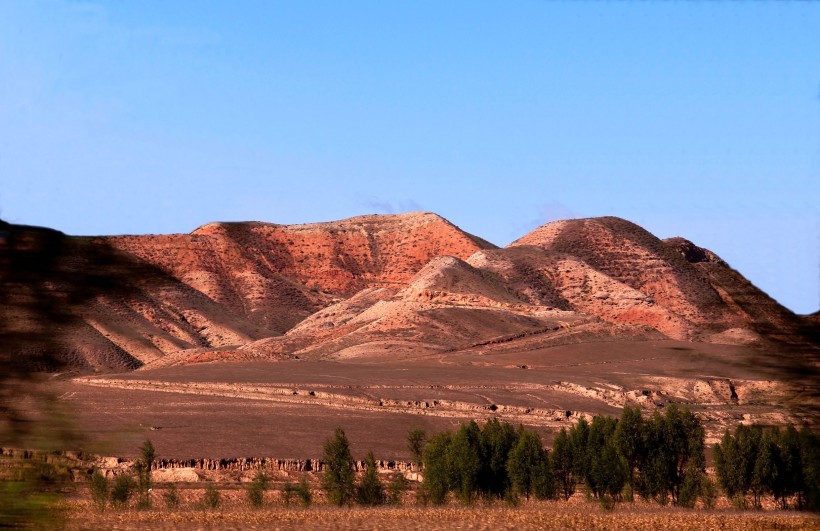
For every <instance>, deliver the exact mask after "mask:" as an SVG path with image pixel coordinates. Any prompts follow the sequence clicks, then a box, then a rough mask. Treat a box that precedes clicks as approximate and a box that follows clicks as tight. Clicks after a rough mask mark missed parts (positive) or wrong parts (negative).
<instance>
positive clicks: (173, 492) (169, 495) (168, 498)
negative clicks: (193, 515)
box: [162, 483, 179, 510]
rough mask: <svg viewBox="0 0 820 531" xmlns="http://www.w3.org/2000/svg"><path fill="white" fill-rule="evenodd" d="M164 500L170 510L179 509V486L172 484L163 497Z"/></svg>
mask: <svg viewBox="0 0 820 531" xmlns="http://www.w3.org/2000/svg"><path fill="white" fill-rule="evenodd" d="M162 498H163V499H164V500H165V506H166V507H167V508H168V509H172V510H173V509H177V508H179V493H178V492H177V486H176V485H175V484H173V483H171V484H170V485H169V486H168V488H167V489H165V492H164V493H163V495H162Z"/></svg>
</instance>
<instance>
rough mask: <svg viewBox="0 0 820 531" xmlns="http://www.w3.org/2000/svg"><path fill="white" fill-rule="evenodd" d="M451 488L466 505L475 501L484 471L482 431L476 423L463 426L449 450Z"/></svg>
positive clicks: (454, 437) (453, 439)
mask: <svg viewBox="0 0 820 531" xmlns="http://www.w3.org/2000/svg"><path fill="white" fill-rule="evenodd" d="M447 455H448V461H449V463H450V488H451V489H452V490H453V492H454V493H455V494H456V496H457V497H458V499H459V500H461V502H462V503H464V504H469V503H471V502H472V501H473V498H474V496H475V494H476V493H477V491H478V488H479V477H480V474H481V471H482V459H481V457H482V456H481V429H480V428H479V427H478V424H476V422H475V421H470V422H469V423H467V424H462V425H461V427H460V428H459V429H458V431H457V432H456V434H455V435H454V436H453V438H452V440H451V441H450V446H449V447H448V449H447Z"/></svg>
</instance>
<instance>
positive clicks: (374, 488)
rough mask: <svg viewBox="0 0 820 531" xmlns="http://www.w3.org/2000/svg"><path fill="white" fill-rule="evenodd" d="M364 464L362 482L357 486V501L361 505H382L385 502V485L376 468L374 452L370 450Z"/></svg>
mask: <svg viewBox="0 0 820 531" xmlns="http://www.w3.org/2000/svg"><path fill="white" fill-rule="evenodd" d="M364 466H365V471H364V474H362V478H361V482H360V483H359V485H357V486H356V501H357V502H358V503H359V504H361V505H382V504H384V502H385V495H384V487H383V486H382V482H381V480H380V479H379V473H378V471H377V470H376V458H375V457H374V456H373V452H368V454H367V457H365V459H364Z"/></svg>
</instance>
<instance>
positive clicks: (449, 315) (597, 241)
mask: <svg viewBox="0 0 820 531" xmlns="http://www.w3.org/2000/svg"><path fill="white" fill-rule="evenodd" d="M8 227H10V229H9V230H11V231H18V232H21V233H22V232H25V231H26V230H28V231H31V230H33V229H32V228H22V227H21V226H14V225H8ZM15 227H20V228H15ZM66 240H67V241H68V242H69V244H68V245H67V247H66V248H65V249H64V250H63V255H62V256H61V263H62V265H61V267H63V268H64V269H65V270H66V271H68V273H69V276H70V274H71V272H72V271H74V273H76V275H75V276H76V277H77V278H78V279H80V280H78V282H83V280H81V275H79V272H80V268H81V267H87V265H88V264H89V263H91V265H92V266H93V267H94V268H96V270H98V272H99V274H100V275H101V278H105V279H106V280H105V282H107V283H108V284H110V285H111V286H120V285H122V286H125V287H126V288H127V289H126V290H124V291H122V290H121V291H122V293H123V294H122V295H119V296H116V297H115V296H112V295H111V294H109V293H107V292H106V290H105V289H100V290H98V292H95V295H94V297H92V298H91V299H90V300H88V301H85V302H84V303H83V304H82V305H81V306H79V307H76V308H72V309H71V313H72V316H73V321H72V324H71V325H70V326H68V327H67V330H66V331H65V333H64V334H62V337H61V341H63V343H62V345H63V347H62V348H63V349H64V350H65V351H66V352H68V353H69V354H67V355H66V356H64V357H65V358H66V360H65V361H66V362H67V365H68V366H69V367H70V368H73V369H76V370H80V371H88V370H97V371H104V372H105V371H112V370H114V371H116V370H130V369H134V368H137V367H139V366H143V365H146V366H151V367H155V366H157V365H164V364H176V363H192V362H196V361H203V360H204V361H213V360H220V359H222V360H230V359H244V358H248V357H252V358H263V359H264V358H267V359H281V358H282V357H283V356H284V357H285V358H292V357H300V356H308V357H319V358H325V357H330V358H338V357H340V356H341V357H359V356H365V357H378V356H383V355H385V353H386V352H389V353H391V355H407V356H411V357H415V356H425V355H432V354H435V353H436V352H443V351H452V350H453V349H456V350H458V349H464V348H469V347H471V346H473V345H476V344H481V343H484V342H488V341H489V342H492V341H497V340H498V338H510V337H515V336H517V335H522V336H523V335H528V336H529V335H532V334H539V337H541V338H542V339H544V341H546V342H547V343H549V342H551V341H552V342H554V341H559V340H560V341H565V340H567V339H566V338H567V337H575V338H576V339H577V340H578V341H583V340H584V339H581V338H589V337H594V336H595V334H603V335H605V336H610V335H613V336H618V335H619V334H620V335H623V336H624V337H635V338H638V337H650V336H652V337H658V336H660V337H667V338H671V339H676V340H688V341H702V342H714V343H729V344H748V345H758V346H761V347H762V346H772V345H775V346H777V347H778V348H781V347H783V348H792V347H796V348H808V349H810V350H816V349H817V344H818V343H817V337H816V327H815V326H813V324H814V321H816V317H812V316H806V317H800V316H796V315H795V314H793V313H792V312H790V311H789V310H788V309H786V308H784V307H783V306H781V305H779V304H778V303H777V302H776V301H774V300H773V299H771V298H770V297H768V295H766V294H765V293H763V292H762V291H761V290H759V289H758V288H756V287H755V286H754V285H753V284H752V283H751V282H749V281H748V280H747V279H745V278H744V277H743V276H742V275H741V274H740V273H738V272H737V271H735V270H733V269H731V267H730V266H729V265H728V264H727V263H726V262H725V261H723V260H722V259H720V257H719V256H717V255H716V254H715V253H713V252H711V251H709V250H707V249H703V248H701V247H698V246H697V245H695V244H694V243H692V242H690V241H689V240H685V239H684V238H680V237H676V238H668V239H666V240H661V239H659V238H657V237H655V236H654V235H652V234H651V233H649V232H648V231H646V230H645V229H643V228H641V227H639V226H638V225H635V224H634V223H631V222H629V221H626V220H623V219H620V218H615V217H603V218H587V219H580V220H562V221H556V222H552V223H548V224H546V225H543V226H541V227H538V228H536V229H535V230H533V231H531V232H530V233H528V234H526V235H524V236H522V237H521V238H519V239H518V240H516V241H514V242H512V243H511V244H509V245H508V246H507V247H505V248H499V247H497V246H495V245H493V244H491V243H489V242H487V241H486V240H483V239H481V238H480V237H477V236H474V235H471V234H469V233H467V232H464V231H462V230H461V229H459V228H458V227H457V226H456V225H454V224H452V223H451V222H449V221H448V220H446V219H444V218H442V217H441V216H438V215H437V214H433V213H429V212H415V213H407V214H397V215H365V216H356V217H352V218H347V219H344V220H339V221H330V222H320V223H308V224H298V225H281V224H274V223H265V222H213V223H207V224H204V225H202V226H200V227H198V228H196V229H194V230H193V231H191V232H190V233H188V234H171V235H144V236H141V235H120V236H96V237H66ZM95 253H97V254H99V255H100V256H103V255H105V256H109V255H110V256H116V257H117V260H116V264H114V265H113V266H112V265H110V264H109V265H106V262H104V261H103V262H100V263H99V264H96V263H95V262H94V260H95V258H94V256H95ZM72 264H74V265H72ZM81 264H86V265H85V266H81ZM109 266H110V267H109ZM72 267H74V268H75V269H74V270H72ZM12 310H13V308H12V307H9V308H7V311H12ZM650 332H651V333H650ZM647 334H649V336H647ZM559 338H563V339H559Z"/></svg>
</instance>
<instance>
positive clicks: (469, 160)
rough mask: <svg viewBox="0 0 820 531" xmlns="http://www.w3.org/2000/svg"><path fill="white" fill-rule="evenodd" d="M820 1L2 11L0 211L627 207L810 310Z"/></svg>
mask: <svg viewBox="0 0 820 531" xmlns="http://www.w3.org/2000/svg"><path fill="white" fill-rule="evenodd" d="M818 35H820V3H810V2H794V3H785V2H769V3H766V2H755V3H738V2H719V3H714V2H701V3H692V2H665V3H646V2H635V3H631V2H580V3H562V2H546V1H525V0H518V1H513V2H501V1H486V2H483V1H478V0H474V1H469V2H467V1H447V2H442V1H440V0H439V1H429V2H425V1H412V2H410V1H400V0H396V1H384V0H379V1H374V2H360V1H356V0H347V1H344V2H339V1H330V2H318V1H311V0H302V1H292V2H277V1H258V2H252V1H243V0H236V1H231V2H206V1H191V2H184V1H149V0H141V1H139V2H120V1H110V2H106V1H99V2H94V1H83V2H77V1H66V0H53V1H46V2H41V1H38V0H30V1H28V0H27V1H19V0H0V217H1V218H3V219H4V220H6V221H10V222H14V223H23V224H30V225H42V226H49V227H53V228H56V229H59V230H62V231H64V232H66V233H69V234H78V235H86V234H123V233H132V234H143V233H173V232H190V231H191V230H193V229H195V228H196V227H198V226H200V225H203V224H205V223H208V222H211V221H245V220H258V221H267V222H272V223H288V224H289V223H304V222H314V221H330V220H336V219H342V218H346V217H350V216H356V215H361V214H372V213H399V212H408V211H419V210H424V211H432V212H436V213H437V214H440V215H441V216H443V217H445V218H447V219H448V220H450V221H451V222H453V223H454V224H456V225H458V226H459V227H461V228H462V229H464V230H466V231H468V232H471V233H473V234H476V235H479V236H481V237H483V238H485V239H488V240H490V241H491V242H493V243H495V244H497V245H502V246H503V245H506V244H508V243H510V242H511V241H513V240H515V239H517V238H519V237H521V236H523V235H524V234H526V233H527V232H528V231H530V230H532V229H534V228H535V227H537V226H539V225H541V224H544V223H547V222H549V221H553V220H556V219H565V218H581V217H592V216H604V215H612V216H620V217H622V218H625V219H628V220H631V221H633V222H635V223H638V224H639V225H641V226H643V227H644V228H646V229H647V230H649V231H650V232H652V233H654V234H655V235H657V236H659V237H662V238H666V237H671V236H683V237H685V238H688V239H690V240H692V241H693V242H695V243H696V244H698V245H700V246H703V247H706V248H708V249H710V250H712V251H714V252H716V253H717V254H718V255H720V256H721V257H722V258H723V259H724V260H726V261H727V262H729V264H730V265H731V266H732V267H734V268H735V269H737V270H738V271H740V272H741V273H742V274H744V275H745V276H746V277H747V278H749V279H750V280H751V281H752V282H753V283H754V284H755V285H756V286H758V287H760V288H761V289H763V290H764V291H766V292H767V293H768V294H770V295H771V296H772V297H774V298H775V299H776V300H778V301H779V302H780V303H781V304H783V305H785V306H786V307H788V308H790V309H791V310H793V311H795V312H798V313H810V312H814V311H817V310H818V308H820V207H818V205H820V38H818Z"/></svg>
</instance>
